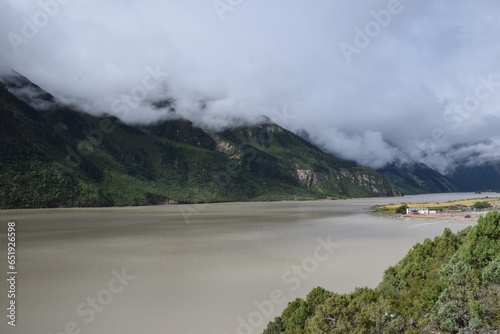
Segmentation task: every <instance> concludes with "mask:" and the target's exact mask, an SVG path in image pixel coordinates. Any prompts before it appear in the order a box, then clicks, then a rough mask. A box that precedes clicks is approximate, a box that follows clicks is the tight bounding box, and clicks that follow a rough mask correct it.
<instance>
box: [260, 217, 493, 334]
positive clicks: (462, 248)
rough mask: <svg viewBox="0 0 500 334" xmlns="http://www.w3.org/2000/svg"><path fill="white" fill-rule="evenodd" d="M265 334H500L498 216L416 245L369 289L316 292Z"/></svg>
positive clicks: (292, 306)
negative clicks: (378, 283)
mask: <svg viewBox="0 0 500 334" xmlns="http://www.w3.org/2000/svg"><path fill="white" fill-rule="evenodd" d="M264 333H265V334H306V333H307V334H318V333H323V334H327V333H331V334H334V333H359V334H362V333H363V334H364V333H384V334H385V333H394V334H396V333H406V334H413V333H414V334H416V333H436V334H437V333H453V334H455V333H470V334H473V333H484V334H487V333H489V334H491V333H500V212H496V211H495V212H490V213H488V214H487V215H486V216H485V217H481V218H480V219H479V221H478V223H477V225H475V226H472V227H468V228H466V229H464V230H462V231H460V232H458V233H457V234H454V233H452V232H451V231H450V230H449V229H445V231H444V233H443V235H441V236H439V237H436V238H435V239H434V240H430V239H426V240H425V241H424V242H423V243H419V244H417V245H415V246H414V247H413V248H412V249H411V250H410V251H409V252H408V254H407V255H406V256H405V257H404V258H403V259H402V260H401V261H400V262H399V263H398V264H397V265H395V266H394V267H390V268H389V269H387V270H386V272H385V274H384V278H383V281H382V283H380V285H379V286H378V287H377V288H375V289H369V288H358V289H356V290H355V291H354V292H352V293H349V294H337V293H334V292H330V291H326V290H325V289H323V288H320V287H318V288H315V289H314V290H312V291H311V292H310V293H309V295H308V296H307V298H306V299H297V300H295V301H293V302H291V303H289V305H288V307H287V308H286V309H285V310H284V311H283V313H282V315H281V316H280V317H277V318H276V319H275V320H274V321H273V322H271V323H269V325H268V327H267V329H266V330H265V331H264Z"/></svg>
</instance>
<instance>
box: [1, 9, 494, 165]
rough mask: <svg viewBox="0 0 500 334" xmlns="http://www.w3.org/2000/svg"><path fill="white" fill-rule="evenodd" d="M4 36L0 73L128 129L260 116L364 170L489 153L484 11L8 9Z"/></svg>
mask: <svg viewBox="0 0 500 334" xmlns="http://www.w3.org/2000/svg"><path fill="white" fill-rule="evenodd" d="M44 8H45V9H44ZM44 13H45V14H44ZM0 32H1V36H2V38H1V39H0V43H1V44H0V56H1V58H2V59H1V62H0V63H1V65H2V66H1V67H2V71H4V72H5V71H8V70H9V69H13V70H15V71H17V72H19V73H21V74H22V75H25V76H26V77H28V78H29V79H30V80H32V81H33V82H35V83H36V84H38V85H40V86H41V87H43V88H44V89H46V90H47V91H49V92H50V93H52V94H54V95H55V96H57V97H58V98H59V99H60V100H61V101H64V102H69V103H73V104H75V105H77V106H78V107H79V108H81V109H83V110H85V111H86V112H89V113H92V114H103V113H111V114H117V113H118V111H119V109H118V108H117V107H116V106H117V101H118V102H123V101H125V100H126V99H127V98H128V99H129V100H130V99H132V101H133V103H131V106H130V112H127V113H121V114H118V115H117V116H119V117H121V118H122V119H123V120H124V121H127V122H130V123H151V122H156V121H158V120H162V119H169V118H179V117H183V118H187V119H190V120H192V121H193V122H194V123H195V124H196V125H198V126H202V127H205V128H209V129H216V130H220V129H223V128H225V127H231V126H237V125H242V124H252V123H255V122H258V121H260V120H261V119H262V118H261V116H262V115H267V116H268V117H270V118H271V119H272V120H273V121H275V122H276V123H278V124H280V125H282V126H284V127H286V128H288V129H290V130H292V131H294V132H298V131H301V130H304V131H306V132H307V133H308V134H309V138H310V139H311V140H312V141H313V142H314V143H316V144H318V145H320V146H321V147H323V148H324V149H325V150H327V151H330V152H332V153H335V154H337V155H340V156H342V157H344V158H347V159H351V160H356V161H357V162H359V163H360V164H363V165H367V166H370V167H375V168H379V167H382V166H384V165H385V164H386V163H388V162H394V161H397V160H401V159H405V158H404V156H406V155H405V154H407V155H409V156H410V157H411V158H413V159H416V160H419V161H422V162H424V163H427V164H428V165H429V166H431V167H433V168H436V169H438V170H439V171H441V172H446V171H448V170H449V169H450V167H451V166H453V164H454V163H455V162H456V161H458V160H460V159H462V160H463V159H467V157H468V156H470V155H471V154H474V156H475V160H474V161H475V162H477V163H479V162H484V161H488V160H495V159H499V156H500V150H498V144H499V143H500V138H499V137H498V124H499V122H498V121H499V109H498V106H499V105H500V94H499V93H500V66H499V65H500V52H499V51H500V3H499V2H498V1H495V0H485V1H481V2H472V1H453V2H452V1H413V2H412V1H408V0H401V1H394V0H391V1H373V0H370V1H356V2H352V1H347V0H344V1H326V0H318V1H314V2H313V3H311V2H305V1H298V0H289V1H286V2H284V1H264V0H253V1H249V0H240V1H237V0H232V1H230V0H220V1H212V0H190V1H180V0H170V1H160V0H147V1H138V0H127V1H123V0H120V1H119V0H107V1H105V2H102V1H96V0H86V1H76V0H73V1H68V0H64V1H63V0H59V1H56V0H46V1H44V0H42V1H40V2H39V1H36V0H25V1H14V0H7V1H2V2H1V4H0ZM151 71H153V72H155V73H156V74H157V79H158V80H157V81H154V80H151V77H149V78H148V77H147V76H148V75H149V76H151ZM145 79H148V80H149V81H146V82H145ZM153 79H154V76H153ZM138 87H139V88H138ZM141 87H142V88H144V87H146V88H148V89H141ZM153 87H154V88H153ZM144 92H145V93H144ZM167 98H171V99H173V101H175V102H174V104H173V105H172V106H173V107H174V108H175V112H173V111H172V109H171V108H169V107H168V106H167V107H165V104H161V103H160V104H158V103H157V102H159V101H164V100H166V99H167ZM155 102H156V103H157V105H156V107H154V106H153V105H152V104H154V103H155ZM113 106H114V107H113ZM391 143H392V144H394V145H397V146H398V147H399V148H397V147H395V146H393V145H391ZM460 143H467V144H468V145H467V146H465V147H462V148H459V149H457V148H456V149H454V150H453V152H450V148H451V147H452V146H453V145H455V144H460ZM475 162H471V163H475Z"/></svg>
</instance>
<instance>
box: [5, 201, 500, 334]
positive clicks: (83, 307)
mask: <svg viewBox="0 0 500 334" xmlns="http://www.w3.org/2000/svg"><path fill="white" fill-rule="evenodd" d="M496 195H497V194H496V193H495V194H489V193H483V194H481V195H476V194H473V193H454V194H428V195H416V196H405V197H398V198H368V199H367V198H363V199H349V200H337V201H327V200H324V201H312V202H270V203H223V204H210V205H183V206H176V205H167V206H150V207H126V208H88V209H31V210H3V211H0V222H1V225H0V226H2V227H1V228H0V231H1V234H0V236H1V249H2V254H3V255H2V258H3V259H4V260H2V262H1V263H2V265H1V266H0V268H1V269H2V271H3V272H4V274H5V275H6V272H7V271H8V270H7V263H6V260H5V257H4V255H5V251H6V231H7V222H9V221H15V222H16V225H17V244H16V248H17V250H16V252H17V272H18V274H17V282H16V305H17V326H16V327H15V328H13V327H11V326H8V325H7V321H6V320H5V319H6V317H5V315H6V314H7V311H6V307H7V306H8V299H7V296H6V292H7V291H8V286H7V283H6V281H5V280H2V283H1V284H0V296H1V300H0V302H1V305H2V307H1V308H2V309H3V310H4V311H3V312H4V313H5V314H4V315H2V317H3V318H4V320H2V322H1V323H0V332H2V333H23V334H24V333H26V334H30V333H47V334H48V333H52V334H58V333H92V334H99V333H103V334H104V333H105V334H112V333H133V334H137V333H141V334H148V333H155V334H157V333H176V334H183V333H189V334H193V333H200V334H211V333H220V334H224V333H228V334H233V333H260V332H261V331H262V330H263V329H264V328H265V326H266V324H267V323H268V322H269V321H270V320H272V319H273V318H274V316H275V315H278V314H280V313H281V311H282V310H283V308H285V307H286V305H287V303H288V302H290V301H292V300H293V299H295V298H296V297H305V296H306V295H307V293H308V292H309V291H310V290H311V289H312V288H314V287H316V286H322V287H324V288H326V289H328V290H332V291H335V292H340V293H344V292H349V291H352V290H353V289H354V288H355V287H358V286H369V287H375V286H377V284H378V283H379V282H380V281H381V279H382V275H383V272H384V270H385V269H386V268H387V267H389V266H391V265H394V264H396V263H397V261H398V260H400V259H401V258H402V257H403V256H404V255H405V254H406V253H407V252H408V250H409V249H410V248H411V246H412V245H414V244H415V243H416V242H421V241H423V240H424V239H425V238H432V237H435V236H437V235H440V234H441V233H442V232H443V229H444V228H445V227H449V228H450V229H451V230H452V231H454V232H456V231H458V230H460V229H463V228H465V227H466V226H469V225H470V224H471V223H470V222H463V221H459V222H452V223H450V222H442V221H441V222H440V221H432V220H425V221H409V220H400V219H394V218H388V217H379V216H375V215H372V214H370V213H369V211H370V209H369V208H370V207H371V206H372V205H374V204H386V203H390V202H394V203H400V202H413V203H418V202H424V201H425V202H427V201H428V202H437V201H446V200H452V199H464V198H477V197H485V196H490V197H491V196H496ZM473 223H474V222H473Z"/></svg>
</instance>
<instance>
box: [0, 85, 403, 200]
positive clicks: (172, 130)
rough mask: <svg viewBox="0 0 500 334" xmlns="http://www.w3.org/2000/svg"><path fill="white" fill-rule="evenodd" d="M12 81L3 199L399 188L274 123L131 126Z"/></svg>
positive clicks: (4, 112) (0, 139) (243, 196)
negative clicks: (212, 127) (220, 128)
mask: <svg viewBox="0 0 500 334" xmlns="http://www.w3.org/2000/svg"><path fill="white" fill-rule="evenodd" d="M3 81H4V83H3V84H2V83H0V120H1V123H0V131H1V132H0V208H4V209H5V208H34V207H62V206H64V207H75V206H125V205H146V204H160V203H166V202H169V201H170V202H178V203H200V202H217V201H253V200H284V199H315V198H325V197H327V196H333V197H357V196H393V195H395V193H394V192H393V190H392V187H391V186H390V185H389V184H388V183H387V182H386V181H385V179H384V178H383V177H382V176H381V175H380V174H378V173H377V172H375V171H373V170H371V169H368V168H364V167H359V166H356V165H354V164H352V163H349V162H347V161H344V160H342V159H340V158H337V157H335V156H332V155H330V154H326V153H324V152H322V151H321V150H319V149H318V148H316V147H315V146H313V145H311V144H310V143H308V142H307V141H305V140H303V139H301V138H299V137H297V136H295V135H294V134H292V133H291V132H289V131H287V130H285V129H283V128H281V127H279V126H277V125H274V124H263V125H260V126H255V127H245V128H238V129H234V130H227V131H224V132H222V133H210V132H208V131H204V130H202V129H200V128H196V127H194V126H193V125H192V124H191V123H190V122H188V121H184V120H174V121H165V122H162V123H159V124H156V125H152V126H130V125H127V124H124V123H122V122H120V120H118V119H116V118H114V117H104V116H103V117H94V116H91V115H88V114H84V113H81V112H78V111H75V110H73V109H71V108H69V107H67V106H64V105H59V104H57V103H56V101H55V99H54V98H53V97H52V96H51V95H50V94H48V93H46V92H45V91H43V90H42V89H41V88H40V87H38V86H36V85H34V84H32V83H31V82H29V80H27V79H26V78H24V77H21V76H11V77H9V78H7V79H5V78H4V79H3ZM12 92H15V93H16V94H15V95H14V94H13V93H12ZM28 103H29V104H28Z"/></svg>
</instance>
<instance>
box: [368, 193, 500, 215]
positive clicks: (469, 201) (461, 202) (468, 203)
mask: <svg viewBox="0 0 500 334" xmlns="http://www.w3.org/2000/svg"><path fill="white" fill-rule="evenodd" d="M482 200H484V198H471V199H464V200H459V201H448V202H442V203H407V204H406V205H407V206H408V208H421V207H428V208H429V209H432V210H439V209H442V208H445V207H452V206H458V205H462V206H467V207H473V205H474V204H475V203H477V202H478V201H482ZM486 203H489V204H490V205H489V206H488V207H491V206H492V205H495V206H498V205H499V203H500V197H495V198H488V202H486ZM398 207H400V204H393V203H391V204H388V205H377V206H376V207H375V209H377V210H386V211H393V212H394V210H396V209H397V208H398Z"/></svg>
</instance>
